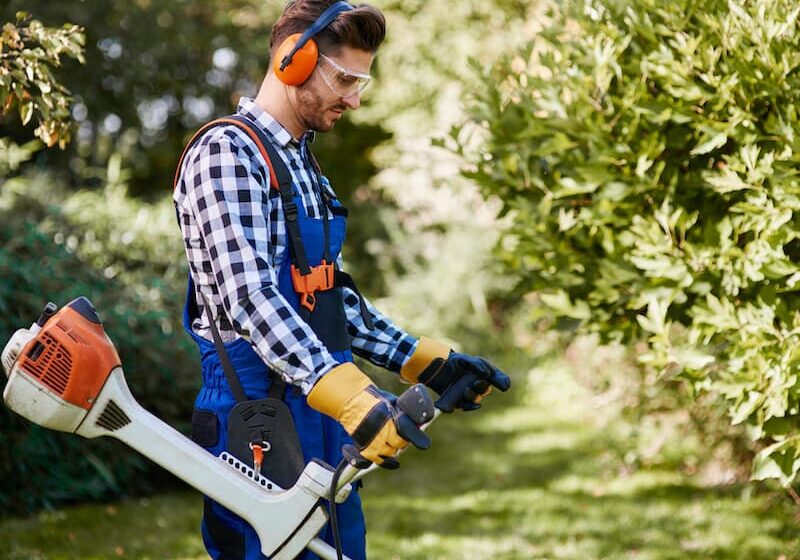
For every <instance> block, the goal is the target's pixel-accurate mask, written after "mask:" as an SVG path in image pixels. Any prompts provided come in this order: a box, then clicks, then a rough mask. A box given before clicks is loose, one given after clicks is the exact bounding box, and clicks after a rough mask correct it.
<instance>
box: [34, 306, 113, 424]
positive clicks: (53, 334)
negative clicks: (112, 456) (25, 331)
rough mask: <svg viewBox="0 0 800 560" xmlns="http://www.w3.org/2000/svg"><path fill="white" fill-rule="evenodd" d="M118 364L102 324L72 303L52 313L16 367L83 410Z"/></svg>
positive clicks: (87, 407) (89, 405) (87, 408)
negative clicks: (91, 318) (88, 316)
mask: <svg viewBox="0 0 800 560" xmlns="http://www.w3.org/2000/svg"><path fill="white" fill-rule="evenodd" d="M80 299H82V300H83V301H85V302H86V303H88V300H86V299H85V298H80ZM76 301H78V300H76ZM73 303H75V302H73ZM89 305H90V306H91V304H89ZM92 311H93V308H92ZM120 364H121V361H120V359H119V355H118V354H117V349H116V348H114V344H113V343H112V342H111V340H110V339H109V338H108V335H106V332H105V330H104V329H103V325H102V324H101V323H100V322H99V320H98V322H96V323H95V322H94V321H92V320H90V319H89V318H87V317H86V316H84V315H83V314H82V313H81V312H80V311H78V310H76V309H75V308H73V306H72V304H70V305H67V306H65V307H63V308H61V309H60V310H59V311H58V312H57V313H56V314H55V315H53V317H51V318H50V320H49V321H47V323H46V324H45V325H44V327H42V330H41V331H40V332H39V333H38V334H37V335H36V338H34V339H33V340H31V341H30V342H28V344H26V345H25V348H23V349H22V352H21V353H20V357H19V367H20V368H21V369H23V370H24V371H25V373H27V374H28V375H29V376H31V377H34V378H36V379H38V380H39V382H40V383H41V384H42V385H44V386H45V387H47V388H48V389H50V390H51V391H52V392H53V393H54V394H56V395H58V396H59V397H61V398H62V399H63V400H65V401H67V402H69V403H71V404H74V405H75V406H79V407H81V408H85V409H86V410H89V409H90V408H91V407H92V404H93V403H94V401H95V399H96V397H97V395H98V394H99V393H100V390H101V389H102V388H103V385H104V384H105V382H106V379H108V376H109V374H110V373H111V370H113V369H114V368H115V367H117V366H119V365H120Z"/></svg>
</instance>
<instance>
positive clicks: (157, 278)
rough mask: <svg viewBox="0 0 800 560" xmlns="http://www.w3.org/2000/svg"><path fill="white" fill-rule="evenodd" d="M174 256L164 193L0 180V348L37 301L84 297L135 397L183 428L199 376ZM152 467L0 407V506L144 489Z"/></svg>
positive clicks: (30, 317)
mask: <svg viewBox="0 0 800 560" xmlns="http://www.w3.org/2000/svg"><path fill="white" fill-rule="evenodd" d="M112 225H113V227H112ZM126 233H127V234H128V235H126ZM176 244H177V248H176V247H175V245H176ZM124 247H129V250H127V251H126V250H123V249H124ZM181 254H182V249H181V241H180V234H179V232H178V226H177V223H176V222H175V217H174V213H173V211H172V209H171V206H170V204H169V201H168V200H165V201H164V202H163V203H162V204H160V205H157V206H152V205H148V204H145V203H141V202H137V201H135V200H133V199H130V198H128V197H127V196H126V195H125V194H124V190H122V188H121V187H119V186H113V185H112V186H110V187H109V188H107V189H105V190H104V191H97V192H90V191H85V192H79V193H72V194H70V193H67V192H63V191H62V190H60V189H59V188H58V187H57V186H55V185H54V184H53V182H52V180H51V179H50V178H49V176H47V175H42V176H38V177H30V178H25V179H14V180H11V181H8V182H7V183H6V184H5V185H4V188H3V191H2V192H0V278H2V279H3V280H2V282H0V343H2V344H5V342H6V341H7V340H8V339H9V338H10V337H11V335H12V333H13V332H14V331H15V330H16V329H18V328H21V327H25V326H28V325H30V323H31V322H32V321H34V320H35V319H36V317H37V316H38V314H39V313H40V312H41V310H42V308H43V306H44V304H45V303H46V302H47V301H48V300H50V301H54V302H56V303H57V304H59V305H63V304H65V303H67V302H68V301H70V300H71V299H72V298H74V297H77V296H79V295H85V296H87V297H88V298H89V299H91V300H92V302H93V303H94V304H95V306H96V307H97V310H98V312H99V313H100V316H101V319H102V320H103V323H104V327H105V329H106V331H107V332H108V335H109V337H110V338H111V340H112V341H113V342H114V344H115V345H116V347H117V350H118V351H119V354H120V358H121V360H122V364H123V368H124V370H125V374H126V378H127V380H128V383H129V385H130V386H131V391H132V392H133V394H134V396H135V397H136V399H137V400H138V401H139V402H140V403H141V404H142V405H143V406H144V407H145V408H147V409H148V410H150V411H151V412H153V413H154V414H156V415H157V416H159V417H160V418H162V419H163V420H165V421H166V422H168V423H170V424H172V425H173V426H175V427H176V428H178V429H180V430H182V431H184V432H187V431H188V422H189V419H190V418H191V409H192V403H193V400H194V396H195V393H196V391H197V388H198V386H199V381H200V379H199V365H198V364H199V361H198V358H197V355H196V352H195V351H194V350H193V344H192V342H191V339H190V338H189V337H188V336H187V335H186V334H185V333H184V332H183V329H182V327H181V324H180V315H181V309H182V303H183V295H184V291H185V289H186V269H185V268H184V267H183V266H182V264H183V263H182V260H181V259H179V258H178V257H179V256H180V255H181ZM176 263H177V264H176ZM3 378H4V376H3ZM4 383H5V381H3V382H2V384H4ZM159 471H160V469H159V468H158V467H156V466H155V465H153V464H152V463H150V462H149V461H147V460H145V459H144V458H142V457H141V456H140V455H139V454H137V453H136V452H134V451H133V450H130V449H128V448H127V447H125V446H124V445H122V444H120V443H118V442H115V441H112V440H106V439H105V438H101V439H100V440H91V441H88V440H85V439H82V438H79V437H77V436H74V435H68V434H61V433H58V432H54V431H51V430H46V429H44V428H40V427H38V426H35V425H33V424H31V423H30V422H28V421H26V420H24V419H22V418H21V417H19V416H17V415H16V414H14V413H13V412H11V411H9V410H8V409H6V408H5V407H0V509H2V511H4V512H15V511H17V512H18V511H32V510H34V509H38V508H41V507H51V506H55V505H58V504H60V503H64V502H72V501H77V500H86V499H101V498H103V499H107V498H110V497H115V496H123V495H130V494H138V493H142V492H147V491H151V490H152V489H153V488H154V487H155V483H154V481H156V480H159V479H160V480H163V477H162V476H154V475H155V473H157V472H159ZM173 480H174V479H172V478H171V477H168V479H167V481H168V482H171V481H173Z"/></svg>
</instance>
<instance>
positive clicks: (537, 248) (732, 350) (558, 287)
mask: <svg viewBox="0 0 800 560" xmlns="http://www.w3.org/2000/svg"><path fill="white" fill-rule="evenodd" d="M799 13H800V8H797V7H796V3H795V2H790V1H788V0H779V1H767V0H754V1H751V2H741V1H735V0H731V1H729V2H722V1H719V0H711V1H709V2H703V3H695V2H689V1H687V0H678V1H677V2H670V3H666V4H664V3H662V2H657V1H655V0H633V1H628V0H625V1H621V0H620V1H614V0H605V1H591V0H565V1H564V2H561V3H559V4H558V6H554V7H552V8H551V9H550V11H549V13H548V21H547V23H546V24H545V26H544V29H543V30H542V31H541V33H539V34H538V36H537V38H536V40H534V41H533V42H531V44H529V45H528V46H527V47H526V48H525V49H523V50H521V51H518V52H514V53H510V54H507V55H505V56H502V57H501V58H500V59H499V60H498V61H497V62H496V63H495V64H493V65H492V66H491V67H488V68H485V69H483V70H482V78H483V82H482V83H483V84H484V86H483V87H482V89H481V90H480V91H478V92H477V93H476V94H475V97H474V99H473V100H472V102H471V104H470V106H471V114H470V120H471V124H472V125H474V126H467V127H466V128H462V129H460V130H456V131H454V136H455V138H456V140H457V142H458V143H459V145H460V148H459V149H460V151H461V152H462V153H463V154H466V155H467V157H468V158H469V160H470V161H471V162H472V163H473V166H472V168H471V169H470V170H469V171H468V172H467V174H468V176H470V177H473V178H475V179H476V180H477V181H478V182H479V183H480V184H481V186H482V189H483V192H484V194H485V195H486V196H491V197H497V198H499V199H500V200H501V202H502V205H503V213H504V214H507V215H508V216H509V217H510V223H511V225H510V227H509V229H508V230H507V231H506V232H505V234H504V237H503V240H502V241H501V249H500V253H501V256H502V259H503V262H504V263H505V265H506V266H507V268H508V269H509V270H510V272H511V273H512V274H513V275H514V276H515V277H516V278H518V279H519V282H518V284H517V291H516V294H517V295H519V294H524V293H528V292H537V293H538V294H539V300H540V302H541V303H543V304H544V306H543V308H544V309H547V310H548V313H549V314H550V315H552V316H555V317H558V318H560V319H561V320H562V322H561V324H562V325H566V326H570V327H577V328H578V329H579V330H581V331H589V332H596V333H598V334H599V335H600V336H601V338H602V339H603V340H606V341H609V340H614V341H620V342H623V343H625V344H629V345H631V346H632V343H633V342H635V341H639V340H642V339H645V340H646V342H647V345H646V350H645V351H644V352H642V353H641V354H640V355H639V356H638V360H639V363H640V364H641V365H642V367H650V368H655V369H657V370H658V371H659V372H660V373H661V374H662V376H664V377H665V378H672V377H675V376H678V377H680V378H682V379H684V380H685V381H686V382H687V383H688V386H689V387H690V389H692V390H693V391H703V392H706V391H707V392H710V393H711V394H716V395H720V396H721V397H722V398H724V399H725V402H726V403H727V407H728V411H729V414H730V417H731V420H732V422H733V423H734V424H738V423H743V424H745V425H746V426H748V428H749V429H750V431H751V432H752V433H753V434H754V436H755V438H756V439H757V440H758V441H759V445H760V447H761V448H762V450H761V452H760V454H759V456H758V457H757V458H756V462H755V466H754V471H753V477H754V478H757V479H761V478H768V477H777V478H780V479H781V481H782V482H783V483H784V484H790V483H791V482H792V481H793V480H794V478H795V476H796V474H797V471H798V469H800V430H798V421H799V420H800V409H799V408H798V400H799V399H798V397H800V391H799V390H798V389H799V388H800V386H799V385H798V376H797V367H798V363H799V362H800V352H798V350H797V348H798V346H797V344H796V340H797V335H798V333H800V328H799V327H800V313H799V311H800V298H798V293H797V290H798V288H800V284H799V283H798V281H800V267H798V259H800V241H798V227H797V225H798V223H800V222H799V221H798V220H800V197H799V196H798V195H800V182H798V179H797V176H798V173H800V144H798V142H800V123H799V122H798V114H797V113H798V109H799V108H800V54H798V53H800V30H798V27H797V16H798V14H799ZM470 131H472V132H477V134H468V133H469V132H470Z"/></svg>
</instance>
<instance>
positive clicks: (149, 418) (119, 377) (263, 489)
mask: <svg viewBox="0 0 800 560" xmlns="http://www.w3.org/2000/svg"><path fill="white" fill-rule="evenodd" d="M56 309H57V308H56V306H55V305H54V304H48V305H47V307H46V308H45V310H44V312H43V313H42V316H41V317H40V318H39V320H38V321H37V322H36V323H34V324H33V325H31V326H30V328H28V329H20V330H18V331H17V332H16V333H14V336H13V337H12V338H11V340H10V341H9V342H8V344H7V345H6V347H5V349H4V350H3V352H2V357H1V358H0V360H1V361H2V364H3V368H4V369H5V371H6V373H7V375H8V383H7V385H6V388H5V391H4V392H3V399H4V400H5V402H6V404H7V405H8V407H9V408H11V409H12V410H13V411H15V412H17V413H18V414H20V415H22V416H24V417H25V418H27V419H28V420H30V421H31V422H34V423H36V424H39V425H41V426H45V427H47V428H51V429H53V430H59V431H62V432H70V433H77V434H79V435H82V436H84V437H87V438H94V437H98V436H102V435H109V436H112V437H115V438H117V439H119V440H121V441H123V442H124V443H126V444H127V445H129V446H131V447H133V448H134V449H136V450H137V451H139V452H140V453H142V454H143V455H145V456H146V457H148V458H149V459H151V460H153V461H154V462H156V463H158V464H159V465H161V466H162V467H164V468H165V469H167V470H168V471H170V472H172V473H173V474H175V475H176V476H178V477H179V478H181V479H183V480H185V481H186V482H187V483H189V484H190V485H192V486H193V487H194V488H196V489H198V490H200V491H201V492H203V493H204V494H206V495H208V496H210V497H211V498H212V499H214V500H216V501H217V502H219V503H221V504H222V505H224V506H225V507H227V508H228V509H230V510H231V511H233V512H235V513H236V514H237V515H239V516H241V517H242V518H244V519H246V520H247V521H248V522H249V523H250V524H251V525H252V526H253V528H254V529H255V530H256V533H257V534H258V537H259V539H260V542H261V551H262V552H263V553H264V554H265V555H266V556H269V557H270V558H273V559H275V560H289V559H290V558H294V557H295V556H297V555H299V554H300V553H301V552H302V551H303V549H304V548H306V547H308V548H309V549H310V550H312V551H313V552H315V553H316V554H318V555H319V556H321V557H322V558H325V559H335V558H336V553H335V551H334V549H333V548H332V547H331V546H329V545H328V544H327V543H325V542H324V541H322V540H320V539H319V538H315V536H316V535H317V533H319V531H320V530H321V529H322V528H323V527H324V525H325V523H326V522H327V513H326V511H325V508H324V507H322V500H323V499H324V498H326V497H327V496H328V493H329V489H330V487H331V484H332V482H333V474H334V473H333V469H332V468H331V467H330V466H328V465H326V464H324V463H322V462H318V461H311V462H310V463H308V464H307V465H306V467H305V469H304V470H303V472H302V474H301V475H300V478H299V479H298V480H297V482H296V483H295V485H294V486H292V487H291V488H288V489H285V490H284V489H282V488H280V487H278V486H277V485H275V484H273V483H272V482H271V481H269V480H267V479H265V478H264V477H263V476H256V475H255V474H254V473H253V471H252V470H251V469H249V468H247V467H246V466H245V465H241V464H240V463H239V462H238V461H236V460H235V459H234V458H232V457H228V456H224V457H223V458H219V457H214V456H213V455H211V454H210V453H208V452H207V451H206V450H205V449H203V448H201V447H199V446H198V445H196V444H195V443H194V442H192V441H191V440H189V439H187V438H186V437H184V436H183V435H181V434H180V433H178V432H177V431H175V430H174V429H173V428H172V427H170V426H169V425H167V424H165V423H164V422H162V421H161V420H159V419H158V418H156V417H155V416H153V415H152V414H150V413H149V412H147V411H146V410H145V409H144V408H142V407H141V406H140V405H139V404H138V403H137V402H136V400H135V399H134V398H133V396H132V395H131V392H130V390H129V389H128V386H127V384H126V382H125V377H124V375H123V372H122V367H121V365H120V359H119V355H118V354H117V351H116V349H115V348H114V344H113V343H112V342H111V340H110V339H109V338H108V336H107V335H106V333H105V331H104V330H103V326H102V324H101V322H100V319H99V317H98V315H97V312H96V311H95V309H94V307H93V306H92V304H91V303H90V302H89V300H88V299H86V298H84V297H80V298H77V299H75V300H73V301H72V302H70V303H69V304H68V305H67V306H66V307H64V308H62V309H61V310H59V311H56ZM223 455H225V454H223ZM349 489H350V487H349V485H348V486H346V487H343V488H341V489H340V490H339V492H338V494H337V502H339V501H342V500H344V499H345V497H346V496H347V494H348V493H349Z"/></svg>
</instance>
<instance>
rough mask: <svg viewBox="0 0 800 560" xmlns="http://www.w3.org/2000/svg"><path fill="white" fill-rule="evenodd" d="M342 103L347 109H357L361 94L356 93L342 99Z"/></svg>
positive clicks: (359, 104)
mask: <svg viewBox="0 0 800 560" xmlns="http://www.w3.org/2000/svg"><path fill="white" fill-rule="evenodd" d="M342 101H344V104H345V105H347V107H348V108H350V109H358V108H359V107H361V92H359V91H356V92H354V93H351V94H350V95H348V96H347V97H342Z"/></svg>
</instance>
